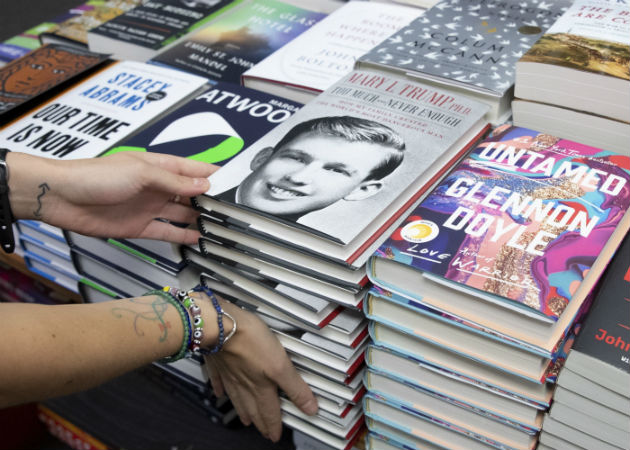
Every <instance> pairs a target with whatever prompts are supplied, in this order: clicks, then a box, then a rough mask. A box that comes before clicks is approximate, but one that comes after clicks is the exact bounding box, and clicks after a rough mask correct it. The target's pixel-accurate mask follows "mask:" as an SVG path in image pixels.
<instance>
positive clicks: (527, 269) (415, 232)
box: [368, 126, 630, 354]
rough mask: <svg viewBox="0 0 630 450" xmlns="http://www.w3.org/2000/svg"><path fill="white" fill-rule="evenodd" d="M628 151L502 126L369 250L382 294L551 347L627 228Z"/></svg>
mask: <svg viewBox="0 0 630 450" xmlns="http://www.w3.org/2000/svg"><path fill="white" fill-rule="evenodd" d="M628 181H630V155H628V154H614V153H612V152H609V151H606V150H601V149H598V148H594V147H588V146H585V145H581V144H578V143H576V142H573V141H568V140H564V139H560V138H557V137H555V136H551V135H546V134H541V133H538V132H536V131H533V130H529V129H524V128H519V127H509V126H508V127H505V128H504V129H502V130H497V133H496V134H495V135H494V136H493V137H492V138H489V139H487V140H486V141H485V142H483V143H482V144H480V145H479V146H478V147H477V148H476V149H475V151H474V152H472V153H471V154H470V155H469V156H468V157H467V158H466V159H465V160H463V161H462V162H461V163H460V164H458V165H457V166H456V167H455V169H454V170H453V171H452V172H451V173H450V174H449V176H448V177H447V178H446V179H445V180H444V181H443V182H441V183H440V184H439V185H438V186H437V187H436V188H435V189H434V190H433V192H431V194H429V196H428V197H427V198H426V199H424V200H423V201H422V202H421V204H420V205H419V206H418V207H417V208H416V209H415V210H413V211H412V212H411V214H409V216H408V217H407V219H406V221H405V223H404V224H402V225H401V226H400V227H399V229H398V230H396V232H395V233H394V234H392V236H390V238H389V239H388V241H387V242H385V243H384V244H383V245H382V246H381V248H380V249H379V250H378V252H377V253H376V254H375V256H374V258H373V259H372V260H371V264H372V266H371V268H369V269H368V275H369V276H371V278H372V280H373V281H374V282H375V283H376V284H379V285H382V286H383V287H385V288H386V289H388V290H392V291H394V292H399V293H401V294H403V295H405V296H407V297H411V298H414V299H416V300H418V301H419V302H421V303H424V304H427V305H429V306H431V307H433V308H435V309H438V310H440V311H443V312H447V313H450V314H452V315H454V316H456V317H459V318H462V319H465V320H469V321H471V322H474V323H477V324H480V325H482V326H486V327H488V328H491V329H493V330H496V331H498V332H501V333H504V334H506V335H509V336H512V337H514V338H516V339H519V340H521V341H524V342H528V343H529V344H531V345H535V346H537V347H538V348H539V349H541V350H542V351H545V352H547V353H549V354H553V353H554V352H555V349H556V348H557V346H558V345H559V343H560V341H561V340H562V339H563V338H564V337H565V336H566V334H567V333H568V331H569V328H570V326H571V325H572V324H573V322H574V321H575V319H576V317H578V314H580V313H583V312H584V311H585V308H586V307H587V306H584V305H588V302H586V300H587V298H588V296H589V293H590V292H591V290H592V289H593V287H594V286H595V283H596V282H597V280H598V278H599V276H600V275H601V274H602V272H603V271H604V269H605V267H606V265H607V264H608V262H609V261H610V258H611V257H612V255H613V254H614V252H615V251H616V250H617V248H618V246H619V245H620V244H621V240H622V239H623V237H624V236H625V234H626V233H627V231H628V229H629V228H630V212H628V206H629V205H630V183H628Z"/></svg>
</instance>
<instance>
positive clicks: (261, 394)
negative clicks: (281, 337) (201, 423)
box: [0, 293, 317, 441]
mask: <svg viewBox="0 0 630 450" xmlns="http://www.w3.org/2000/svg"><path fill="white" fill-rule="evenodd" d="M194 296H195V298H196V301H197V302H198V304H199V305H200V307H201V311H202V316H203V320H204V338H203V341H202V346H203V347H207V348H209V347H213V346H214V345H215V344H216V342H217V338H218V325H217V319H216V312H215V310H214V308H213V306H212V305H211V303H210V301H209V299H208V298H207V296H205V294H202V293H196V294H194ZM221 305H222V308H223V309H224V310H225V311H228V312H229V313H230V314H231V315H232V316H233V317H234V318H235V319H236V322H237V324H238V329H237V332H236V334H235V335H234V336H233V338H232V339H230V341H229V342H227V343H226V345H225V347H224V349H223V350H222V351H221V352H220V353H217V354H215V355H213V356H212V357H211V358H210V359H211V361H209V363H211V364H213V366H212V367H213V371H212V374H213V375H212V381H213V387H214V388H215V390H217V391H218V392H217V393H218V394H219V395H221V394H222V390H223V388H222V386H225V387H226V390H227V391H228V392H229V393H230V395H231V399H232V402H233V403H234V405H235V407H236V409H237V412H238V413H239V415H240V416H241V419H242V420H243V422H244V423H246V424H249V423H251V422H252V421H253V422H254V423H255V425H256V426H257V427H258V428H259V430H260V431H261V433H263V435H265V436H266V437H268V438H270V439H272V440H274V441H275V440H278V439H279V438H280V434H281V430H282V428H281V412H280V405H279V402H278V394H277V389H278V386H279V387H280V388H281V389H283V390H284V391H285V392H287V393H288V394H289V396H290V398H291V399H292V400H293V401H294V403H295V404H296V405H297V406H299V407H300V408H301V409H303V410H304V412H306V413H308V414H314V413H315V412H316V410H317V403H316V400H315V398H314V396H313V394H312V393H311V391H310V389H309V388H308V386H307V385H306V383H305V382H304V381H303V380H302V379H301V378H300V376H299V375H298V373H297V372H296V370H295V369H294V368H293V366H292V365H291V363H290V361H289V359H288V357H287V355H286V353H285V351H284V349H283V348H282V346H281V345H280V344H279V342H278V340H277V339H276V338H275V337H274V336H273V335H272V334H271V332H270V331H269V329H268V328H267V327H266V325H265V324H264V323H263V322H262V321H261V320H260V319H258V318H257V317H256V316H254V315H253V314H251V313H249V312H247V311H243V310H241V309H240V308H238V307H236V306H234V305H232V304H231V303H228V302H225V301H223V300H221ZM223 323H224V325H225V328H226V330H225V331H226V333H229V331H230V330H231V327H232V323H231V321H230V320H229V319H224V321H223ZM0 329H2V330H3V339H0V355H2V366H3V370H1V371H0V408H3V407H6V406H10V405H14V404H19V403H24V402H28V401H35V400H43V399H46V398H50V397H55V396H59V395H64V394H69V393H73V392H77V391H80V390H83V389H87V388H90V387H93V386H96V385H98V384H100V383H103V382H104V381H107V380H109V379H111V378H114V377H116V376H118V375H121V374H123V373H125V372H128V371H130V370H133V369H136V368H138V367H142V366H144V365H146V364H148V363H150V362H152V361H155V360H157V359H160V358H162V357H165V356H169V355H173V354H175V353H176V352H177V351H178V350H179V348H180V346H181V344H182V339H183V332H184V327H183V324H182V320H181V318H180V316H179V314H178V312H177V310H176V309H175V308H174V307H173V306H172V305H171V304H169V303H168V302H167V301H166V300H164V299H163V298H161V297H158V296H145V297H136V298H131V299H122V300H114V301H109V302H102V303H93V304H81V305H76V304H75V305H55V306H50V305H33V304H15V303H0ZM216 364H218V365H216ZM216 368H219V369H220V370H221V378H217V375H216V372H215V369H216ZM221 380H224V381H221ZM214 383H217V384H216V385H215V384H214Z"/></svg>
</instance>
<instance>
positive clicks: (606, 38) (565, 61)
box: [521, 0, 630, 80]
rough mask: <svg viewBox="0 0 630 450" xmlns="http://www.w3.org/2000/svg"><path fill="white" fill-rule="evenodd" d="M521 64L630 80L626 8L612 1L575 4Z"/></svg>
mask: <svg viewBox="0 0 630 450" xmlns="http://www.w3.org/2000/svg"><path fill="white" fill-rule="evenodd" d="M521 61H524V62H535V63H541V64H551V65H559V66H563V67H568V68H571V69H576V70H583V71H589V72H594V73H598V74H602V75H607V76H611V77H616V78H621V79H624V80H630V23H629V21H628V5H627V4H625V2H623V3H620V2H615V1H612V0H577V1H575V2H574V3H573V5H572V6H571V8H570V9H569V10H568V11H566V13H564V14H563V15H562V16H561V17H560V18H559V19H558V20H557V21H556V22H555V23H554V24H553V26H552V27H551V28H549V30H547V32H546V33H545V34H544V35H543V36H542V37H541V38H540V39H539V40H538V41H537V42H536V43H535V44H534V45H533V46H532V47H531V48H530V49H529V50H527V52H526V53H525V54H524V55H523V57H522V58H521Z"/></svg>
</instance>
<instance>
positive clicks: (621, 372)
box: [539, 235, 630, 450]
mask: <svg viewBox="0 0 630 450" xmlns="http://www.w3.org/2000/svg"><path fill="white" fill-rule="evenodd" d="M629 352H630V235H627V236H626V238H625V240H624V243H623V244H622V246H621V247H620V248H619V250H617V254H616V255H615V257H614V258H613V259H612V261H611V263H610V265H609V267H608V269H607V270H606V273H605V275H604V277H603V279H602V281H601V286H600V288H599V290H598V291H597V294H596V295H595V299H594V301H593V306H592V307H591V311H590V312H589V315H588V317H587V318H586V319H585V320H584V323H583V326H582V327H581V328H580V331H579V334H578V336H577V338H576V340H575V343H574V345H573V348H572V349H571V350H570V351H569V355H568V356H567V360H566V362H565V364H564V367H563V368H562V369H561V371H560V374H559V376H558V383H557V384H558V386H557V387H556V390H555V392H554V395H553V404H552V406H551V409H550V411H549V414H548V415H547V416H546V417H545V420H544V421H543V426H542V433H541V434H540V443H541V445H540V446H539V448H540V449H541V450H542V449H549V448H554V449H557V450H562V449H569V448H585V449H586V448H592V449H614V450H616V449H627V448H630V392H629V391H628V386H630V358H629Z"/></svg>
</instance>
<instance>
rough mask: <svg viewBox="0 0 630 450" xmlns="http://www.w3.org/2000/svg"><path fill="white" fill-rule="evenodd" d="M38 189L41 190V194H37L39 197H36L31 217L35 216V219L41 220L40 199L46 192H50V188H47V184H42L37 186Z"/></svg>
mask: <svg viewBox="0 0 630 450" xmlns="http://www.w3.org/2000/svg"><path fill="white" fill-rule="evenodd" d="M39 188H40V189H41V192H40V193H39V195H38V196H37V209H36V210H35V211H33V215H34V216H35V218H36V219H41V218H42V214H41V211H42V197H43V196H44V195H46V192H48V191H50V186H48V183H45V182H44V183H42V184H40V185H39Z"/></svg>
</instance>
